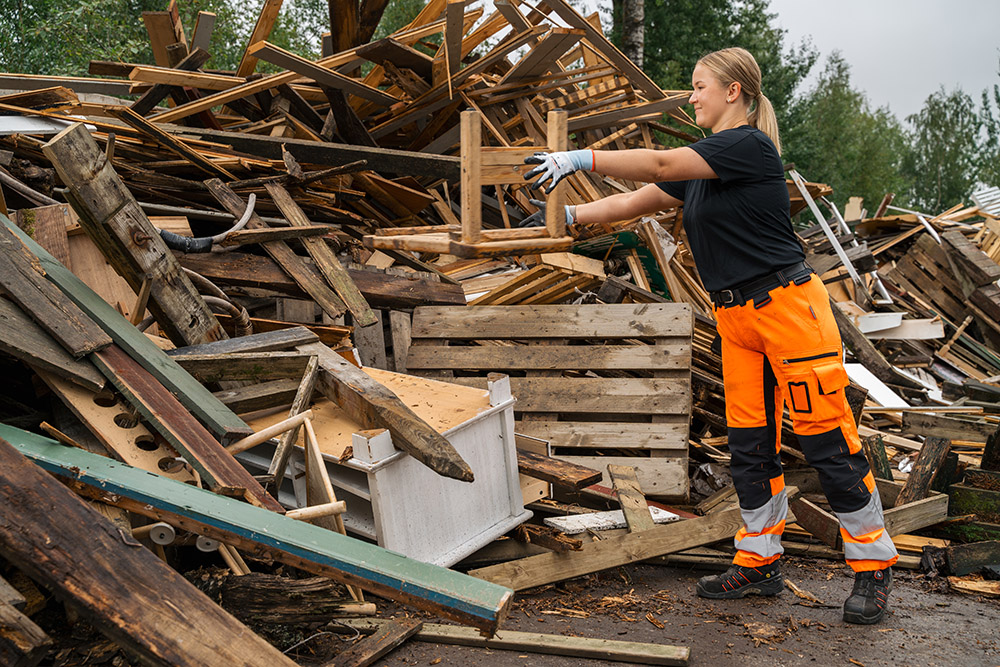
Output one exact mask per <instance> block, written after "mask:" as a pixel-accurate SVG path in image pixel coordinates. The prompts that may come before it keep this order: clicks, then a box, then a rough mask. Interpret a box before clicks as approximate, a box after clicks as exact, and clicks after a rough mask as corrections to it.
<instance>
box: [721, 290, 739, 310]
mask: <svg viewBox="0 0 1000 667" xmlns="http://www.w3.org/2000/svg"><path fill="white" fill-rule="evenodd" d="M727 295H728V296H727ZM719 297H720V299H721V300H722V303H721V304H720V305H723V306H728V305H729V304H731V303H735V301H736V295H735V294H733V290H731V289H724V290H721V291H720V292H719Z"/></svg>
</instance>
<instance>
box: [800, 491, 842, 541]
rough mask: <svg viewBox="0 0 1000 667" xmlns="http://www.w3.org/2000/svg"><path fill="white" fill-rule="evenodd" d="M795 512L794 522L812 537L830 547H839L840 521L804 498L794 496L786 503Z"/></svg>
mask: <svg viewBox="0 0 1000 667" xmlns="http://www.w3.org/2000/svg"><path fill="white" fill-rule="evenodd" d="M788 507H789V509H791V510H792V512H793V513H794V514H795V523H797V524H798V525H799V526H801V527H802V528H805V529H806V530H808V531H809V532H810V533H812V535H813V537H815V538H817V539H818V540H819V541H820V542H822V543H823V544H825V545H827V546H828V547H830V548H832V549H840V548H841V547H842V546H843V544H842V542H841V536H840V521H839V520H838V519H837V517H836V516H834V515H833V514H831V513H830V512H827V511H826V510H824V509H823V508H822V507H819V506H818V505H816V504H815V503H813V502H811V501H809V500H806V499H805V498H796V499H795V500H793V501H792V502H790V503H789V505H788Z"/></svg>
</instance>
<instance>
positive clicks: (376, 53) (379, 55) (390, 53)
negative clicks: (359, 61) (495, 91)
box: [357, 37, 432, 79]
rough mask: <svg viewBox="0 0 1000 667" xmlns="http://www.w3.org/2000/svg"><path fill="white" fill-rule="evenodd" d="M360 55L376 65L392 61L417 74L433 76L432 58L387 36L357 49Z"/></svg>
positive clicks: (427, 76)
mask: <svg viewBox="0 0 1000 667" xmlns="http://www.w3.org/2000/svg"><path fill="white" fill-rule="evenodd" d="M357 54H358V57H360V58H364V59H365V60H368V61H371V62H373V63H375V64H376V65H381V64H382V63H384V62H385V61H387V60H388V61H389V62H391V63H392V64H393V65H395V66H396V67H399V68H406V69H410V70H413V71H414V72H415V73H416V74H417V75H419V76H421V77H423V78H425V79H429V78H430V76H431V62H432V58H431V57H430V56H428V55H427V54H425V53H422V52H420V51H417V50H416V49H414V48H413V47H412V46H407V45H406V44H402V43H401V42H399V41H397V40H395V39H393V38H392V37H386V38H385V39H380V40H377V41H374V42H371V43H369V44H365V45H364V46H360V47H358V49H357Z"/></svg>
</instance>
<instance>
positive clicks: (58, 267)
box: [0, 215, 253, 444]
mask: <svg viewBox="0 0 1000 667" xmlns="http://www.w3.org/2000/svg"><path fill="white" fill-rule="evenodd" d="M0 224H3V225H5V226H6V227H7V228H8V229H9V230H10V231H12V232H13V233H14V234H15V235H16V236H17V237H18V239H20V241H21V242H22V243H23V244H24V245H25V247H27V248H28V250H29V251H30V252H31V253H32V254H34V255H35V257H37V258H38V261H39V263H40V264H41V266H42V268H43V269H45V274H46V276H47V277H48V279H49V280H51V281H52V282H53V283H54V284H55V285H56V286H57V287H59V289H61V290H62V291H63V292H64V293H65V294H66V295H67V296H69V298H70V299H72V300H73V302H74V303H75V304H76V305H77V306H79V307H80V310H82V311H83V312H85V313H86V314H87V315H89V316H90V317H91V319H93V320H94V321H95V322H97V324H98V325H99V326H100V327H101V328H102V329H104V331H105V332H107V334H108V335H109V336H111V339H112V340H113V341H114V342H115V343H116V344H117V345H118V346H119V347H121V348H122V349H123V350H125V351H126V352H128V353H129V355H130V356H131V357H132V358H133V359H135V360H136V361H137V362H138V363H139V364H140V365H141V366H142V367H143V368H145V369H146V370H147V371H148V372H149V373H150V374H151V375H152V376H153V377H155V378H156V379H157V381H159V382H160V383H161V384H162V385H163V386H164V387H166V388H167V389H169V390H170V393H172V394H173V395H174V396H176V397H177V399H178V400H179V401H180V402H181V403H182V404H183V405H184V407H185V408H187V409H188V410H190V411H191V413H192V414H194V415H195V416H197V417H198V419H200V420H201V421H202V422H203V423H204V424H205V425H206V426H207V427H208V428H209V430H211V431H212V433H214V434H215V435H216V436H217V437H219V438H221V439H222V443H223V444H226V442H227V441H229V440H231V439H236V438H241V437H244V436H247V435H250V434H251V433H253V429H251V428H250V427H249V426H247V425H246V423H245V422H244V421H243V420H242V419H240V418H239V417H238V416H237V415H236V414H235V413H234V412H233V411H232V410H230V409H229V408H227V407H226V406H225V405H224V404H223V403H222V402H221V401H220V400H219V399H218V398H216V397H215V396H213V395H212V392H210V391H209V390H207V389H205V387H204V386H203V385H202V384H201V383H200V382H198V381H197V380H195V379H194V378H193V377H191V375H190V374H189V373H187V372H186V371H185V370H184V369H183V368H181V367H180V366H178V365H177V362H175V361H174V360H173V359H171V358H170V357H168V356H167V355H166V354H165V353H164V352H163V350H161V349H160V348H159V347H157V346H156V345H155V344H153V342H152V341H151V340H149V338H147V337H146V335H145V334H144V333H142V332H141V331H139V330H138V329H136V328H135V326H133V325H132V324H131V323H130V322H129V321H128V320H126V319H125V318H124V317H122V315H121V313H119V312H118V311H117V310H115V309H114V307H113V306H111V305H110V304H108V302H107V301H105V300H104V299H102V298H101V297H100V296H98V295H97V294H96V293H95V292H94V291H93V290H92V289H90V288H89V287H88V286H87V285H86V284H84V282H83V281H82V280H80V279H79V278H77V277H76V276H75V275H74V274H73V273H72V272H71V271H70V270H69V269H67V268H66V267H65V266H63V265H62V264H61V263H60V262H59V261H58V260H57V259H56V258H55V257H53V256H52V255H50V254H49V253H48V251H46V250H45V249H44V248H43V247H42V246H40V245H38V244H37V243H36V242H35V241H34V239H32V238H31V237H30V236H28V235H27V234H25V233H24V232H23V231H21V230H20V229H18V227H17V226H16V225H15V224H14V223H13V222H11V221H10V220H9V219H8V218H6V217H5V216H3V215H0Z"/></svg>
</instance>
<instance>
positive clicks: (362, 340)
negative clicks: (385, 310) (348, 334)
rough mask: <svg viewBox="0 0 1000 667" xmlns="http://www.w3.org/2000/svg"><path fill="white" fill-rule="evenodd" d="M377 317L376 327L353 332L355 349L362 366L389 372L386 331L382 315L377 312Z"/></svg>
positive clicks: (357, 329)
mask: <svg viewBox="0 0 1000 667" xmlns="http://www.w3.org/2000/svg"><path fill="white" fill-rule="evenodd" d="M375 314H376V315H377V319H376V325H375V326H371V327H365V328H363V329H362V328H356V329H355V330H354V331H353V332H352V337H353V339H354V347H356V348H357V349H358V357H360V359H361V365H362V366H364V367H366V368H381V369H383V370H387V369H388V366H387V363H388V362H387V358H386V354H385V329H383V328H382V313H381V311H375Z"/></svg>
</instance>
